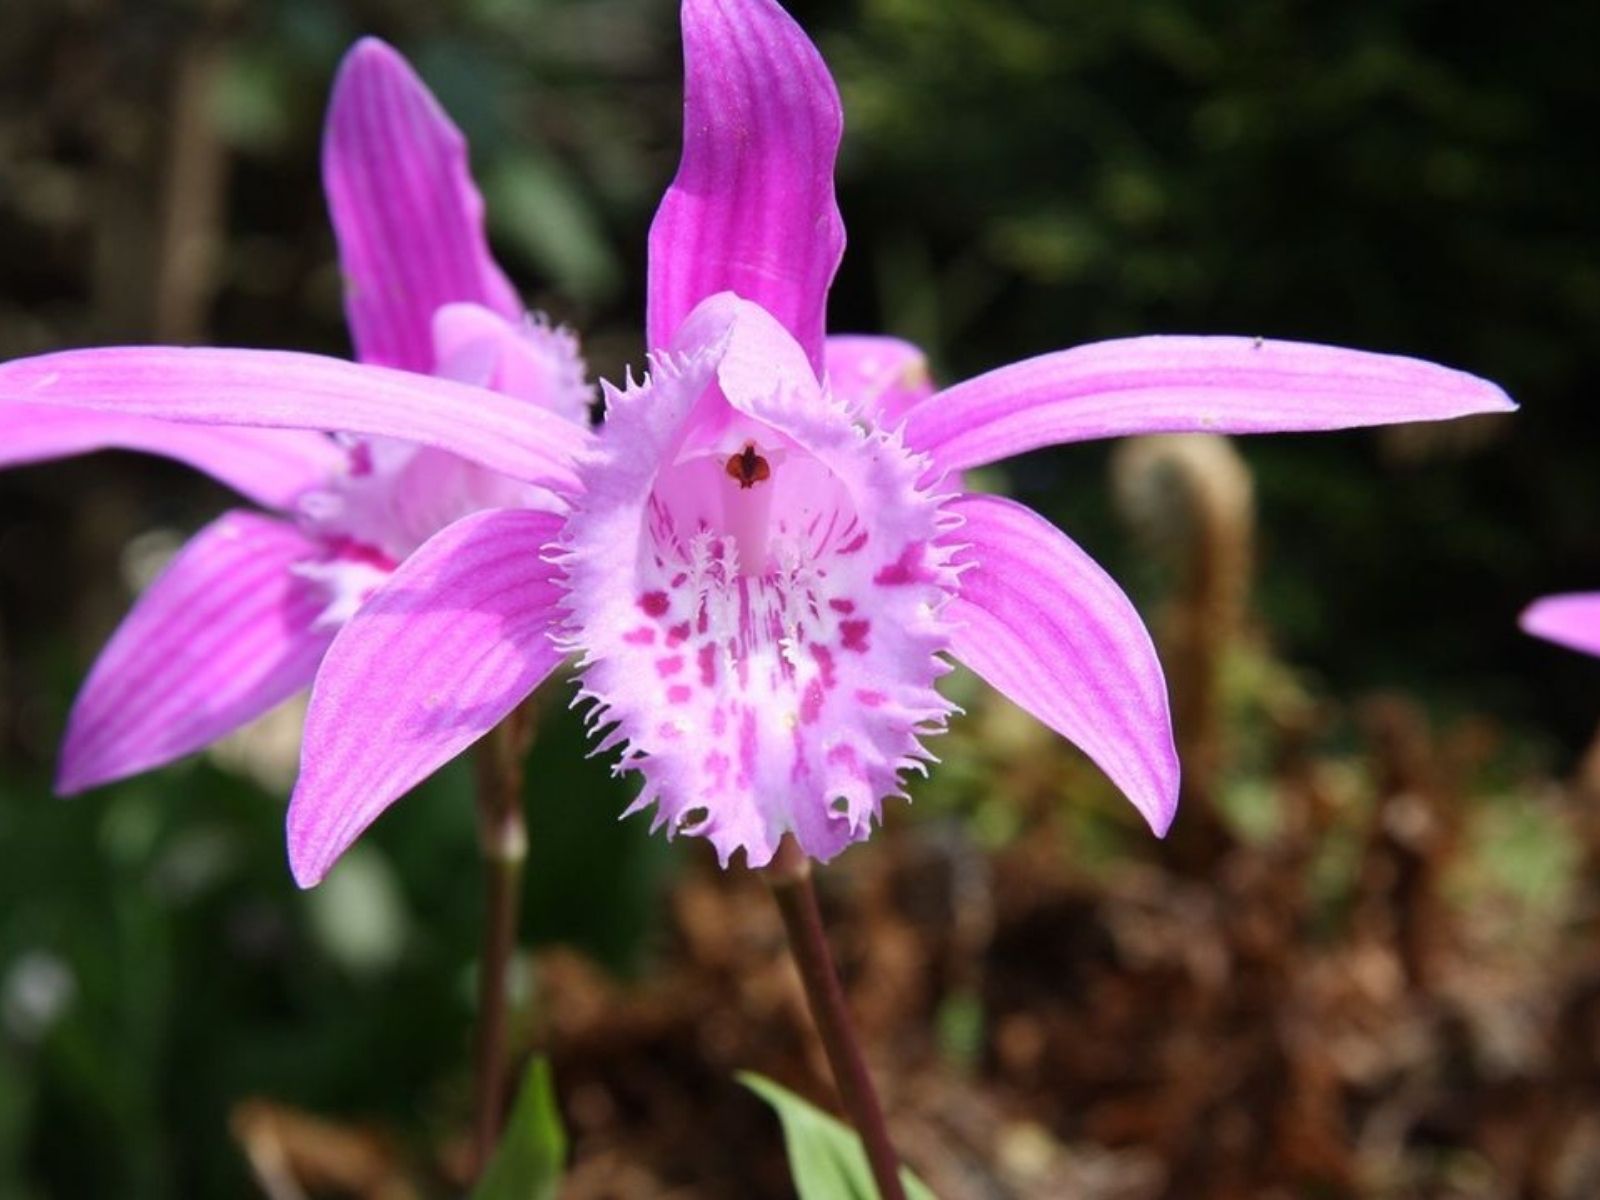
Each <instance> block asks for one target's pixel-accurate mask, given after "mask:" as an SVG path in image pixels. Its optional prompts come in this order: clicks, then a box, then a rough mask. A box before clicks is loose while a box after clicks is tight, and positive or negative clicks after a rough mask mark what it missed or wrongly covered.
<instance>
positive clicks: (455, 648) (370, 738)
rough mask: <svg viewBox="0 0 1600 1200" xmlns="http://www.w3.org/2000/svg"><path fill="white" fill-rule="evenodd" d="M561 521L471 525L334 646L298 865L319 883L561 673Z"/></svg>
mask: <svg viewBox="0 0 1600 1200" xmlns="http://www.w3.org/2000/svg"><path fill="white" fill-rule="evenodd" d="M560 528H561V523H560V519H559V518H557V517H555V516H552V515H550V514H547V513H539V512H532V511H528V510H489V511H485V512H479V513H474V514H473V515H472V516H469V517H466V518H464V519H462V520H460V521H458V522H456V524H454V525H451V526H450V527H449V528H448V529H445V530H444V531H443V532H441V533H439V534H438V535H437V536H436V537H434V538H433V539H432V540H431V541H429V542H428V543H427V544H426V545H424V546H423V547H422V548H421V549H420V550H418V551H417V552H416V553H415V554H413V555H412V556H411V557H410V558H408V559H407V560H406V561H405V562H404V563H402V564H401V565H400V568H399V569H398V570H397V571H395V573H394V574H393V575H392V576H391V577H390V578H389V580H388V582H387V583H386V584H385V585H384V586H383V587H382V588H380V589H379V590H378V591H377V592H376V593H374V594H373V595H372V597H371V598H370V599H368V601H367V602H366V604H365V605H364V606H363V607H362V608H361V610H360V611H359V612H358V613H356V615H355V616H354V618H352V619H351V621H350V622H349V623H348V624H347V625H346V626H345V627H344V629H343V630H342V631H341V632H340V633H339V636H338V638H337V639H336V640H335V641H334V643H333V646H332V647H331V648H330V649H329V651H328V655H327V658H326V659H325V660H324V661H323V664H322V669H321V670H320V671H318V673H317V681H316V686H315V687H314V688H313V689H312V692H311V707H310V711H309V712H308V713H307V715H306V735H305V745H304V750H303V752H302V755H301V764H300V781H299V783H298V784H297V785H296V786H295V792H294V799H293V800H292V802H291V803H290V807H289V861H290V866H291V868H292V869H293V871H294V876H295V879H296V880H298V881H299V883H300V885H301V886H302V887H310V886H312V885H313V884H316V883H318V882H320V881H321V879H322V877H323V876H324V875H326V874H327V872H328V869H329V868H330V867H331V866H332V865H333V863H334V862H335V861H336V860H337V859H338V857H339V856H340V855H341V854H343V853H344V852H345V850H346V849H348V848H349V846H350V844H351V843H352V842H354V841H355V840H356V838H357V837H359V836H360V835H361V833H362V832H363V831H364V830H365V829H366V828H367V826H369V825H370V824H372V822H373V821H375V820H376V819H377V818H378V817H379V815H381V814H382V813H383V811H384V810H385V809H387V808H388V807H389V805H391V804H393V803H394V801H395V800H397V799H399V797H401V796H402V795H404V794H405V793H406V792H407V791H409V790H410V789H411V788H412V787H414V786H416V784H417V783H419V782H420V781H421V780H423V779H425V778H427V776H428V775H430V774H432V773H433V772H434V771H435V770H437V769H438V768H439V767H440V766H442V765H444V764H445V763H446V762H449V761H450V760H451V759H452V758H454V757H455V756H456V755H458V754H460V753H461V752H462V751H463V750H465V749H466V748H467V747H468V746H470V745H472V743H474V742H476V741H477V740H478V739H479V738H480V737H482V736H483V735H484V734H485V733H487V732H488V731H489V730H490V729H492V728H493V727H494V726H495V725H496V724H498V723H499V721H500V720H501V718H502V717H504V716H505V715H506V714H507V713H509V712H510V711H511V710H512V709H513V708H515V707H516V706H517V705H518V704H519V703H521V701H522V700H523V699H524V698H526V697H527V695H528V693H530V692H531V691H533V689H534V688H535V687H537V686H538V684H539V683H540V681H542V680H543V679H544V678H545V676H547V675H548V674H549V673H550V672H551V671H553V670H554V669H555V668H556V666H557V665H559V664H560V662H561V658H562V655H561V652H560V651H559V650H557V649H556V647H555V645H554V644H553V643H552V642H551V640H550V638H549V636H548V634H549V630H550V626H551V622H552V621H553V620H556V619H559V614H558V611H557V605H558V603H559V601H560V598H561V592H560V589H559V588H558V587H557V585H556V583H555V580H554V576H555V574H556V568H554V567H552V566H551V565H550V564H549V563H548V562H547V561H545V558H544V548H545V546H546V545H547V544H548V543H550V542H551V541H552V540H553V539H554V538H555V537H556V535H557V533H558V532H559V531H560Z"/></svg>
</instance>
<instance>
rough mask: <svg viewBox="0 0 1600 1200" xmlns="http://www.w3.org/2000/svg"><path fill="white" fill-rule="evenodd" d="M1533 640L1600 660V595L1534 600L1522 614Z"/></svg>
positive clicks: (1549, 597) (1596, 593)
mask: <svg viewBox="0 0 1600 1200" xmlns="http://www.w3.org/2000/svg"><path fill="white" fill-rule="evenodd" d="M1522 628H1523V629H1524V630H1525V631H1526V632H1528V633H1531V634H1533V636H1534V637H1541V638H1544V639H1545V640H1546V641H1547V642H1555V643H1556V644H1557V645H1558V646H1566V647H1568V648H1569V649H1572V650H1581V651H1583V652H1584V653H1585V654H1593V655H1596V656H1600V592H1576V593H1572V594H1569V595H1565V596H1546V597H1544V598H1543V599H1542V600H1535V601H1534V602H1533V603H1532V604H1530V605H1529V606H1528V607H1527V609H1526V610H1525V611H1524V612H1523V614H1522Z"/></svg>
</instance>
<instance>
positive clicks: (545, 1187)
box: [472, 1058, 567, 1200]
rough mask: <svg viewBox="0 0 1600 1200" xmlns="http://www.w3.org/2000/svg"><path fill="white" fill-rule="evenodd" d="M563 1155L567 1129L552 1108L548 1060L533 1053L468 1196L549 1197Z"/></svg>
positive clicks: (481, 1199)
mask: <svg viewBox="0 0 1600 1200" xmlns="http://www.w3.org/2000/svg"><path fill="white" fill-rule="evenodd" d="M566 1158H567V1132H566V1130H565V1129H563V1128H562V1127H561V1114H560V1113H559V1112H557V1111H556V1089H555V1085H554V1083H553V1082H552V1081H551V1077H550V1064H549V1063H548V1062H546V1061H545V1060H544V1059H542V1058H536V1059H534V1060H533V1061H532V1062H531V1063H529V1064H528V1073H527V1074H526V1075H525V1076H523V1079H522V1092H521V1094H520V1095H519V1096H518V1097H517V1104H516V1107H515V1108H514V1109H512V1110H511V1119H510V1120H509V1121H508V1122H506V1128H505V1132H504V1133H502V1134H501V1135H500V1146H499V1148H498V1149H497V1150H496V1151H495V1152H494V1157H493V1158H492V1159H490V1160H489V1166H488V1169H487V1170H485V1171H484V1173H483V1178H482V1179H480V1180H479V1181H478V1186H477V1188H475V1189H474V1190H473V1193H472V1200H555V1197H556V1192H557V1191H558V1190H559V1188H560V1186H561V1167H562V1165H563V1163H565V1162H566Z"/></svg>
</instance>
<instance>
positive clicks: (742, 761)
mask: <svg viewBox="0 0 1600 1200" xmlns="http://www.w3.org/2000/svg"><path fill="white" fill-rule="evenodd" d="M739 772H740V774H741V775H743V777H744V779H745V781H746V782H748V781H749V780H752V779H754V778H755V777H756V714H755V710H754V709H753V708H749V707H746V708H745V710H744V711H743V712H742V713H741V714H740V715H739Z"/></svg>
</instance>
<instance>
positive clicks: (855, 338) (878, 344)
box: [824, 334, 933, 429]
mask: <svg viewBox="0 0 1600 1200" xmlns="http://www.w3.org/2000/svg"><path fill="white" fill-rule="evenodd" d="M824 352H825V355H826V358H825V362H826V366H827V371H828V387H829V389H830V390H831V391H832V392H833V394H834V395H835V396H837V397H839V398H840V399H842V400H843V401H844V402H845V403H846V404H848V405H849V406H850V408H851V409H852V411H855V412H859V413H861V414H862V415H863V416H864V417H866V418H867V419H868V421H869V422H870V423H871V424H873V425H875V426H877V427H878V428H880V429H893V428H894V427H895V426H897V425H899V424H900V422H901V421H903V420H904V419H905V415H906V413H908V412H910V411H911V409H912V408H913V407H914V406H915V405H916V404H918V403H919V402H920V401H923V400H926V399H927V398H928V397H929V396H931V395H933V376H932V375H931V374H930V373H929V371H928V356H927V355H925V354H923V352H922V351H921V350H919V349H917V348H916V347H915V346H913V345H912V344H911V343H910V342H905V341H901V340H900V339H899V338H892V337H871V336H865V335H860V334H853V335H850V336H846V337H830V338H829V339H828V341H827V344H826V345H825V347H824Z"/></svg>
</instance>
